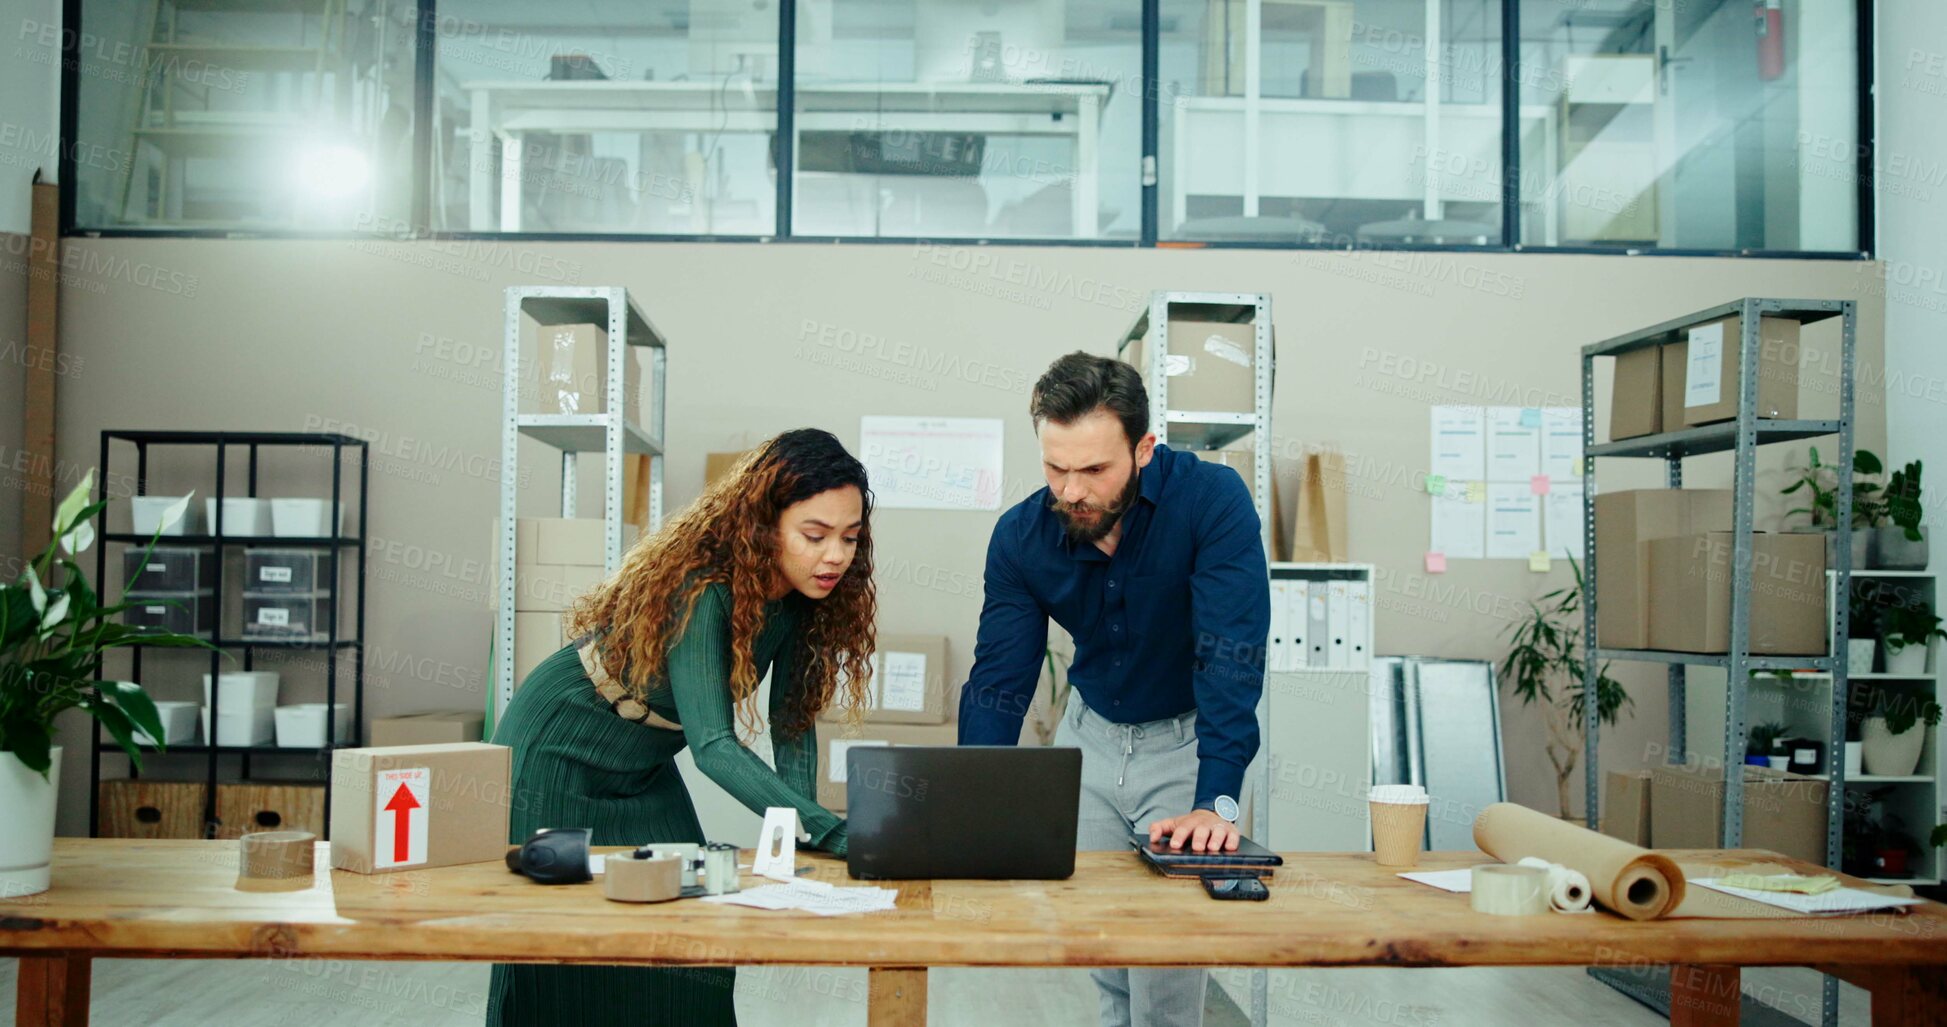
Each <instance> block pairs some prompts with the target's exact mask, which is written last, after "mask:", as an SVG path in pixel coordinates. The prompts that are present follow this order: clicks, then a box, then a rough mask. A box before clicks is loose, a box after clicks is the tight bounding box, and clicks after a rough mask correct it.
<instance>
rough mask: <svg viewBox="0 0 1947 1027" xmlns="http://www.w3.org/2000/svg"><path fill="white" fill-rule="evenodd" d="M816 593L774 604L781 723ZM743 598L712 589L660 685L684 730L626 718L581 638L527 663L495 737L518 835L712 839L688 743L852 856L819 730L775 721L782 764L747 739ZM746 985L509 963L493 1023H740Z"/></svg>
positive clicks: (774, 675) (679, 972)
mask: <svg viewBox="0 0 1947 1027" xmlns="http://www.w3.org/2000/svg"><path fill="white" fill-rule="evenodd" d="M811 601H812V600H810V599H807V598H805V597H804V596H803V595H801V594H799V593H796V592H793V593H791V594H789V595H787V596H785V597H784V598H783V599H779V600H774V601H772V602H769V603H766V604H765V607H764V625H763V628H762V630H761V631H760V632H759V633H758V636H757V639H756V642H755V644H754V647H753V655H754V657H755V659H756V663H757V673H758V675H759V676H760V678H761V677H762V675H763V674H764V672H765V671H766V669H767V668H768V670H769V671H770V674H771V682H772V688H771V716H770V721H769V722H770V723H771V724H773V725H775V724H776V723H777V714H778V711H779V710H781V709H783V708H784V705H785V701H786V700H787V699H788V698H789V697H790V694H791V688H792V686H793V684H794V679H793V676H792V674H791V665H790V654H791V645H790V642H791V641H792V640H793V639H794V638H795V637H796V633H797V630H798V622H799V620H800V617H801V616H802V615H803V614H804V613H805V605H806V604H808V603H810V602H811ZM730 605H731V603H730V589H729V588H728V586H725V585H721V584H713V585H710V586H708V587H707V588H706V589H705V590H704V591H703V593H702V595H701V596H699V597H698V599H697V603H696V610H695V612H694V613H693V614H692V615H691V617H690V623H689V627H688V629H687V630H686V631H685V632H684V633H683V637H682V638H681V639H679V640H677V642H676V644H675V645H673V646H671V647H670V650H669V658H668V663H667V666H666V668H665V674H664V675H663V677H662V679H661V680H660V681H658V682H656V683H655V685H654V686H653V688H652V690H651V692H650V693H649V696H648V705H649V708H650V709H651V710H653V711H654V712H655V713H657V714H658V715H660V716H662V717H663V718H665V719H666V720H668V721H670V722H671V723H675V724H681V725H682V730H681V731H672V730H669V729H667V728H658V727H651V726H649V725H648V724H646V723H638V722H635V721H629V720H624V719H623V718H622V717H620V716H618V715H617V714H616V713H615V711H614V709H613V708H612V707H611V706H609V704H608V703H607V702H605V701H604V700H603V699H602V697H601V696H600V695H599V694H598V693H597V692H596V691H595V686H594V684H593V683H592V682H591V681H589V679H588V676H587V674H586V672H585V671H584V670H583V668H582V664H581V658H580V656H579V654H578V653H577V652H576V649H575V647H574V646H572V645H570V646H564V647H563V648H562V649H561V650H560V651H559V652H557V653H555V654H554V655H552V656H550V657H548V658H547V659H545V660H543V661H542V662H541V664H540V665H539V666H537V667H535V668H534V670H533V671H532V672H530V673H529V674H528V676H527V678H526V679H525V680H524V681H522V682H521V685H520V687H519V689H518V690H517V691H515V693H514V699H513V701H512V702H511V703H509V704H508V706H507V710H506V712H505V713H504V714H503V715H502V717H501V721H500V724H499V726H498V727H497V728H496V729H495V731H494V741H495V742H497V743H499V744H501V745H506V746H511V747H512V748H513V750H514V752H513V794H514V795H517V796H521V797H522V801H521V802H517V803H516V804H515V806H514V809H513V814H512V817H511V821H510V823H509V826H508V841H509V842H510V843H516V844H518V843H519V842H522V841H524V840H526V838H527V836H528V835H529V834H531V833H532V832H534V831H535V830H538V829H540V828H543V827H591V828H594V830H595V834H594V844H596V845H643V844H647V843H649V842H702V841H704V840H705V839H704V837H703V828H702V826H701V825H700V824H699V823H698V822H697V819H696V808H695V806H694V805H692V804H691V802H690V795H689V791H688V789H686V788H684V787H683V779H682V776H681V774H680V773H679V772H678V770H677V767H676V754H677V753H679V752H681V751H682V750H683V748H684V746H686V745H687V746H688V747H689V749H690V751H691V753H692V754H693V755H694V756H695V758H696V765H697V768H698V769H699V770H701V771H702V772H703V773H705V774H707V775H709V777H710V779H711V780H713V781H715V782H717V783H718V784H720V785H722V786H723V787H724V790H725V791H728V792H729V793H730V794H731V795H732V796H734V797H736V799H737V800H738V801H739V802H742V803H743V804H744V805H745V806H747V807H749V808H750V809H752V810H753V811H755V812H757V813H760V814H761V813H763V812H764V810H765V808H766V807H770V806H790V807H794V808H795V809H797V811H798V817H799V820H800V822H801V823H802V824H803V826H804V828H805V830H806V831H807V832H808V833H809V834H810V836H811V844H812V845H813V846H815V847H817V848H819V849H822V850H824V851H826V852H831V853H834V854H838V855H842V854H844V852H845V821H844V820H843V819H841V818H840V817H839V816H838V815H837V814H835V813H833V812H831V811H830V810H827V809H825V808H824V807H822V806H819V805H818V804H817V802H816V801H815V798H814V797H815V796H816V795H817V790H816V789H817V780H816V775H817V767H818V740H817V736H816V731H815V729H813V730H807V731H806V732H804V733H803V734H801V735H799V736H797V737H795V738H786V737H782V736H781V735H780V734H779V733H778V731H777V730H776V728H775V727H773V729H772V734H771V738H772V742H773V747H774V751H775V755H776V763H777V769H776V770H775V771H773V770H772V769H771V768H770V767H769V766H767V765H765V763H764V761H763V759H762V758H760V757H759V756H757V754H755V753H753V752H751V751H750V749H749V748H747V747H746V746H745V745H744V744H743V743H742V742H740V741H739V740H738V738H737V735H736V713H735V711H734V709H733V708H732V703H731V698H730V685H729V681H730V665H731V655H730ZM536 887H540V886H539V885H536ZM735 986H736V970H734V969H727V968H700V967H699V968H681V969H670V970H664V969H656V968H651V967H621V966H549V965H534V964H496V965H495V966H494V968H493V982H492V986H491V987H490V989H489V991H488V999H487V1023H488V1024H489V1025H491V1027H499V1025H508V1027H512V1025H527V1024H559V1023H572V1024H576V1025H579V1027H595V1025H601V1024H618V1025H620V1024H628V1025H630V1027H641V1025H644V1024H679V1023H680V1024H734V1023H736V1021H737V1013H736V1006H735V1003H734V1001H733V999H734V993H735Z"/></svg>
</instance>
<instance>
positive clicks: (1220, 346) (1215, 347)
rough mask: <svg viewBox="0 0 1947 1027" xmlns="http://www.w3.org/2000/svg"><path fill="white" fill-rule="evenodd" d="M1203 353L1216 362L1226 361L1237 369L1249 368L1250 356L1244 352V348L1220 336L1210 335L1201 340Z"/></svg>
mask: <svg viewBox="0 0 1947 1027" xmlns="http://www.w3.org/2000/svg"><path fill="white" fill-rule="evenodd" d="M1203 351H1204V352H1205V353H1208V354H1210V355H1211V356H1213V357H1216V358H1217V359H1218V360H1228V361H1230V362H1231V363H1233V364H1236V365H1237V366H1238V367H1249V366H1251V355H1250V354H1249V353H1246V352H1244V347H1242V346H1239V345H1238V344H1236V343H1234V342H1232V341H1230V340H1229V339H1226V338H1224V337H1223V336H1221V335H1212V336H1211V337H1210V338H1208V339H1205V340H1203Z"/></svg>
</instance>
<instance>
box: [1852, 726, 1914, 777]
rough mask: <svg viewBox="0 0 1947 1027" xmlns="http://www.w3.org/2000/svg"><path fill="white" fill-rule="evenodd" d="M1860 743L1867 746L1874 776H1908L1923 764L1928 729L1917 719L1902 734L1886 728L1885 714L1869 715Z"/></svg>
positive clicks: (1868, 767)
mask: <svg viewBox="0 0 1947 1027" xmlns="http://www.w3.org/2000/svg"><path fill="white" fill-rule="evenodd" d="M1862 734H1863V735H1864V738H1863V739H1862V740H1861V745H1862V746H1863V747H1864V749H1865V765H1866V773H1868V774H1871V775H1873V776H1875V777H1906V776H1907V775H1909V774H1911V773H1913V768H1915V767H1917V766H1919V765H1920V750H1921V749H1922V748H1923V747H1925V745H1926V743H1927V733H1926V731H1924V730H1922V729H1921V722H1920V721H1918V720H1916V721H1914V724H1913V726H1912V727H1910V728H1907V729H1906V730H1905V731H1902V732H1900V733H1899V734H1897V735H1896V734H1894V733H1892V732H1891V731H1888V730H1886V719H1885V718H1884V717H1867V718H1866V724H1865V728H1864V730H1863V732H1862Z"/></svg>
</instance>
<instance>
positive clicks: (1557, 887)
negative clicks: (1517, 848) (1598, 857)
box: [1521, 856, 1590, 913]
mask: <svg viewBox="0 0 1947 1027" xmlns="http://www.w3.org/2000/svg"><path fill="white" fill-rule="evenodd" d="M1521 865H1522V866H1524V867H1535V868H1537V869H1539V870H1544V871H1547V873H1548V908H1550V909H1553V910H1554V911H1555V912H1557V913H1586V912H1588V910H1589V902H1590V894H1589V879H1588V878H1587V877H1584V876H1582V873H1581V872H1580V871H1578V870H1573V869H1571V868H1569V867H1565V866H1563V865H1561V864H1560V863H1550V862H1548V861H1547V860H1545V859H1542V858H1540V857H1538V856H1523V857H1522V858H1521Z"/></svg>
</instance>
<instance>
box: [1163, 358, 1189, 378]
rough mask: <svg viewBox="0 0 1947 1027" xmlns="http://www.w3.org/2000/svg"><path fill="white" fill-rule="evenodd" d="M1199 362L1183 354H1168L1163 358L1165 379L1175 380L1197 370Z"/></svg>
mask: <svg viewBox="0 0 1947 1027" xmlns="http://www.w3.org/2000/svg"><path fill="white" fill-rule="evenodd" d="M1196 366H1197V362H1196V361H1195V360H1194V359H1192V358H1191V357H1189V356H1187V355H1185V354H1182V353H1167V354H1164V356H1163V377H1165V378H1174V377H1176V376H1177V375H1180V374H1189V373H1190V372H1191V371H1194V370H1196Z"/></svg>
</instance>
